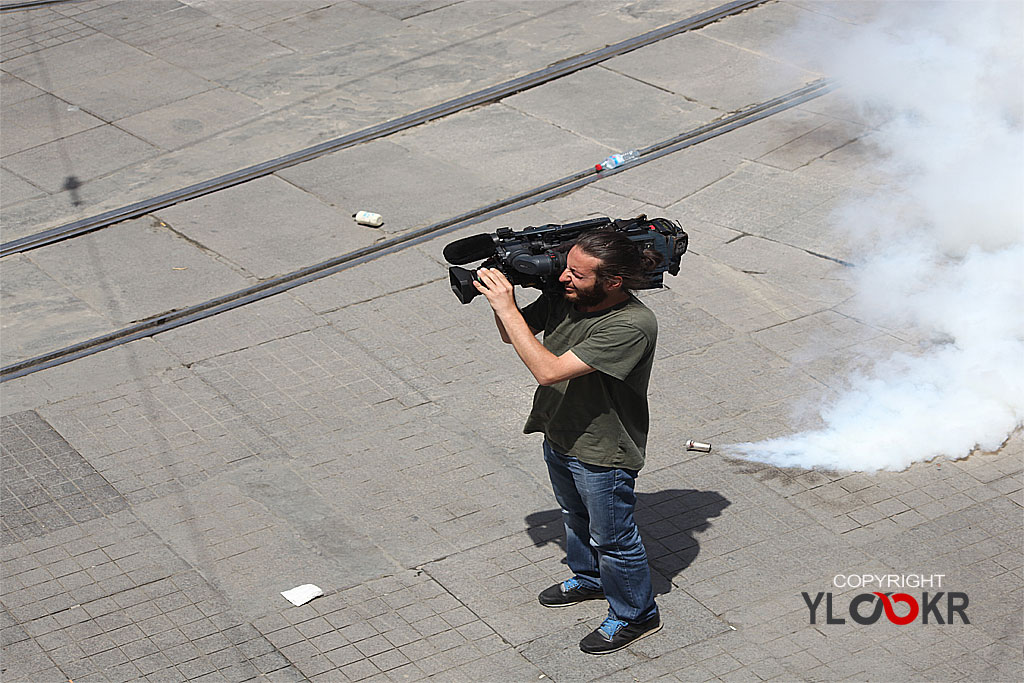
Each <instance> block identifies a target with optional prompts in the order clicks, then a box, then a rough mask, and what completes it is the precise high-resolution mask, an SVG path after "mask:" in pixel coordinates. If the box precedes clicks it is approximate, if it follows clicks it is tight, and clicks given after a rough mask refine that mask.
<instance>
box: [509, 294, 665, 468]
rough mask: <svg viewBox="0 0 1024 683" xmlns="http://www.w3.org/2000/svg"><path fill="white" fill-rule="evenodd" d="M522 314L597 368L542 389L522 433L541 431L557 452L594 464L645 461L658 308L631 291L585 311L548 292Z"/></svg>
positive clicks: (555, 349) (547, 338)
mask: <svg viewBox="0 0 1024 683" xmlns="http://www.w3.org/2000/svg"><path fill="white" fill-rule="evenodd" d="M523 317H524V318H525V319H526V323H527V324H528V325H529V326H530V327H532V328H533V329H535V330H543V331H544V346H545V348H547V349H548V350H549V351H551V352H552V353H553V354H555V355H556V356H561V355H562V354H564V353H565V352H566V351H572V352H573V353H574V354H575V355H576V357H577V358H579V359H580V360H581V361H583V362H584V363H586V364H587V365H589V366H590V367H592V368H594V370H595V372H590V373H587V374H586V375H583V376H581V377H576V378H574V379H570V380H567V381H563V382H559V383H558V384H554V385H552V386H549V387H544V386H540V387H537V392H536V393H535V394H534V397H533V410H532V411H530V417H529V418H528V419H527V420H526V426H525V427H523V432H525V433H527V434H529V433H531V432H543V434H544V436H546V437H547V439H548V441H550V442H551V445H552V446H553V447H554V448H555V450H557V451H559V452H560V453H564V454H566V455H571V456H573V457H575V458H578V459H579V460H581V461H583V462H585V463H589V464H591V465H600V466H603V467H620V468H623V469H629V470H639V469H640V468H641V467H643V465H644V456H645V450H646V447H647V429H648V425H649V422H650V417H649V414H648V408H647V384H648V380H649V379H650V377H651V366H652V364H653V362H654V346H655V344H656V342H657V340H658V321H657V320H656V319H655V317H654V313H652V312H651V310H650V309H649V308H647V307H646V306H644V305H643V304H642V303H640V301H639V300H638V299H637V298H636V297H634V296H632V295H630V297H629V298H628V299H626V300H625V301H623V302H621V303H619V304H616V305H615V306H612V307H611V308H607V309H605V310H602V311H596V312H593V313H581V312H580V311H577V310H576V308H575V306H573V305H572V304H571V303H570V302H568V301H566V300H565V298H564V297H562V296H561V295H559V294H544V295H542V296H541V297H540V298H539V299H537V300H536V301H535V302H533V303H532V304H530V305H529V306H526V307H525V308H524V309H523Z"/></svg>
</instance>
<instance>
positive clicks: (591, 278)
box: [558, 230, 661, 308]
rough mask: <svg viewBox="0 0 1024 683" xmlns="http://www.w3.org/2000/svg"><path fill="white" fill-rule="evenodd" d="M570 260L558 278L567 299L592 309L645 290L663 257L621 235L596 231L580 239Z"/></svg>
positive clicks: (619, 233)
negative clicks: (632, 292)
mask: <svg viewBox="0 0 1024 683" xmlns="http://www.w3.org/2000/svg"><path fill="white" fill-rule="evenodd" d="M566 261H567V266H566V269H565V270H564V271H563V272H562V275H561V276H560V277H559V278H558V279H559V281H560V282H561V283H562V284H563V285H564V287H565V298H566V299H568V300H569V301H571V302H573V303H574V304H576V305H577V306H579V307H581V308H588V307H591V306H598V305H600V304H602V303H604V302H606V301H610V302H613V303H614V302H617V301H618V300H621V299H624V298H625V297H626V294H627V293H628V292H629V291H630V290H634V289H642V288H644V287H645V286H646V285H647V283H648V282H649V276H648V271H650V270H651V269H652V268H654V267H656V266H657V265H658V264H659V263H660V262H661V254H659V253H658V252H656V251H652V250H650V249H648V250H645V251H644V252H643V253H641V252H640V251H639V250H638V249H637V248H636V245H635V244H634V243H633V242H632V241H631V240H630V239H629V238H628V237H626V236H625V235H624V234H622V233H621V232H617V231H615V230H593V231H591V232H587V233H584V235H583V236H582V237H580V238H579V239H578V240H576V244H575V245H574V246H573V248H572V249H571V250H570V251H569V254H568V256H567V257H566Z"/></svg>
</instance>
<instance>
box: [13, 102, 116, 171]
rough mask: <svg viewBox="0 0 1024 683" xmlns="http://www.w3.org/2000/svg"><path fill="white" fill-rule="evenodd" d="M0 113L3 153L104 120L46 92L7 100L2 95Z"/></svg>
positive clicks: (79, 129) (87, 127) (40, 143)
mask: <svg viewBox="0 0 1024 683" xmlns="http://www.w3.org/2000/svg"><path fill="white" fill-rule="evenodd" d="M5 93H6V91H5ZM0 117H2V120H3V135H0V153H2V154H3V156H4V157H7V156H10V155H12V154H16V153H18V152H21V151H23V150H26V149H29V148H31V147H36V146H38V145H42V144H46V143H48V142H53V141H54V140H59V139H61V138H64V137H66V136H68V135H74V134H75V133H80V132H82V131H84V130H88V129H90V128H96V127H97V126H102V125H103V124H104V123H105V121H103V120H102V119H99V118H96V117H95V116H93V115H92V114H88V113H86V112H84V111H82V110H81V108H80V107H78V106H77V105H74V104H69V103H68V102H66V101H64V100H62V99H58V98H56V97H54V96H53V95H49V94H40V95H38V96H37V97H31V98H25V99H21V100H16V101H12V102H10V103H8V102H7V101H6V98H5V99H4V104H3V107H2V109H0ZM5 162H6V159H5Z"/></svg>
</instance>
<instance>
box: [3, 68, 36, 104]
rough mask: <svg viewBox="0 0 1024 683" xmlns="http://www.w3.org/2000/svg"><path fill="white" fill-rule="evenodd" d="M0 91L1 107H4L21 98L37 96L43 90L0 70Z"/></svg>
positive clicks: (28, 98) (27, 98) (19, 100)
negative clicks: (0, 97) (1, 94)
mask: <svg viewBox="0 0 1024 683" xmlns="http://www.w3.org/2000/svg"><path fill="white" fill-rule="evenodd" d="M0 93H3V107H4V108H6V107H7V106H9V105H12V104H17V103H18V102H21V101H23V100H30V99H32V98H33V97H39V96H40V95H42V94H43V91H42V90H40V89H39V88H37V87H35V86H34V85H30V84H29V83H26V82H25V81H23V80H21V79H20V78H16V77H14V76H12V75H10V74H9V73H7V72H6V71H2V72H0Z"/></svg>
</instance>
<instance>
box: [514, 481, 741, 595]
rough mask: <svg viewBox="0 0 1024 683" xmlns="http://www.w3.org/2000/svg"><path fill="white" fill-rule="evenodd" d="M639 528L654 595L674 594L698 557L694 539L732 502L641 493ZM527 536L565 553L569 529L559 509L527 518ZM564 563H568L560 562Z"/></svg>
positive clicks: (678, 492) (689, 494)
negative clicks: (674, 587)
mask: <svg viewBox="0 0 1024 683" xmlns="http://www.w3.org/2000/svg"><path fill="white" fill-rule="evenodd" d="M636 497H637V503H636V513H635V517H636V523H637V526H638V527H639V528H640V535H641V537H642V538H643V540H644V547H645V548H646V549H647V560H648V562H649V563H650V565H651V582H652V584H653V586H654V592H655V594H656V595H663V594H665V593H668V592H669V591H671V590H672V579H673V578H675V577H676V576H677V575H678V574H679V573H680V572H682V571H683V570H684V569H686V568H687V567H689V566H690V565H691V564H692V563H693V561H694V560H695V559H696V558H697V555H698V554H699V553H700V544H699V543H698V542H697V538H696V535H695V534H697V533H699V532H702V531H706V530H707V529H708V527H710V526H711V522H710V519H711V518H712V517H718V516H720V515H721V514H722V511H723V510H725V508H727V507H729V504H730V503H729V500H728V499H726V498H725V496H723V495H722V494H720V493H717V492H715V491H697V490H695V489H666V490H664V491H656V492H654V493H638V494H637V496H636ZM526 527H527V533H528V534H530V538H531V539H532V540H533V544H534V546H537V547H541V546H545V545H547V544H549V543H555V544H557V545H558V546H559V547H560V548H561V549H562V551H563V552H564V551H565V527H564V525H563V523H562V511H561V510H560V509H554V510H543V511H541V512H534V513H531V514H529V515H527V516H526ZM562 562H563V563H564V562H565V559H564V558H563V559H562Z"/></svg>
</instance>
